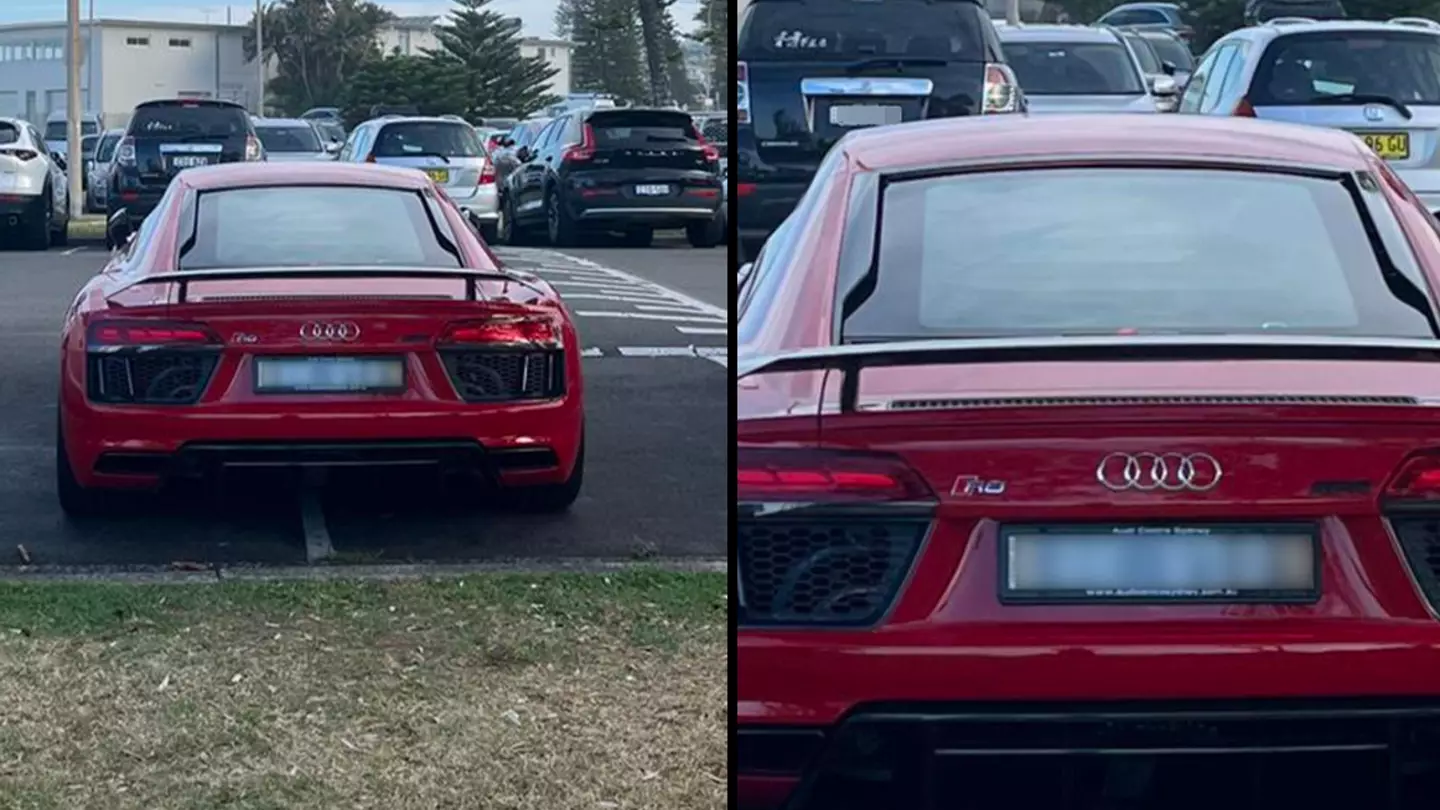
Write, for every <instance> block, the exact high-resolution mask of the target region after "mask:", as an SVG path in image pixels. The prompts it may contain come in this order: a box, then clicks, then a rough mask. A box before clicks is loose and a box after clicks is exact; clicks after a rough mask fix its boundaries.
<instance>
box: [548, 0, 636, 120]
mask: <svg viewBox="0 0 1440 810" xmlns="http://www.w3.org/2000/svg"><path fill="white" fill-rule="evenodd" d="M555 30H556V32H557V33H559V35H560V36H562V37H565V38H566V39H568V40H570V43H571V49H570V85H571V87H572V88H574V89H575V90H576V91H577V92H590V93H609V94H610V95H613V96H615V97H616V98H617V99H618V100H620V101H622V102H630V103H639V102H643V101H645V100H646V99H647V98H648V97H649V94H648V93H647V92H646V89H645V78H644V75H643V73H642V71H641V67H640V59H641V50H640V26H639V24H638V22H637V21H636V19H635V9H634V0H560V5H559V7H558V8H557V9H556V11H555Z"/></svg>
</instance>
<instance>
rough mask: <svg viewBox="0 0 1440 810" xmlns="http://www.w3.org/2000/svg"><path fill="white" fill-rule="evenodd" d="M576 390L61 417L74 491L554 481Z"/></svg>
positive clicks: (570, 446) (574, 421)
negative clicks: (406, 476)
mask: <svg viewBox="0 0 1440 810" xmlns="http://www.w3.org/2000/svg"><path fill="white" fill-rule="evenodd" d="M581 423H582V408H581V404H580V401H579V399H578V398H577V396H575V395H574V394H570V395H566V396H565V397H562V398H559V399H556V400H547V401H542V402H533V403H525V404H514V403H509V404H497V405H474V404H462V403H440V402H410V401H399V402H394V401H392V402H386V403H385V404H383V405H380V404H367V403H356V402H351V403H345V404H335V405H326V404H321V403H306V404H303V405H301V404H292V405H274V406H268V405H267V406H256V405H251V404H245V405H221V406H217V405H199V406H174V407H151V406H135V407H130V406H101V405H95V404H93V403H90V402H88V401H85V402H83V404H79V405H76V404H74V403H72V404H70V405H67V406H66V407H65V408H64V411H63V427H64V432H65V444H66V449H67V450H68V452H69V457H70V464H71V467H72V468H73V469H74V471H75V475H76V478H77V480H79V482H80V483H81V484H82V485H85V486H92V487H114V488H150V487H154V486H156V485H158V484H161V483H164V482H165V481H167V480H170V479H175V478H194V477H202V478H203V477H210V476H214V475H216V474H218V473H222V472H225V471H226V470H232V469H241V468H250V469H254V468H302V467H411V468H423V469H431V470H439V471H442V472H472V473H482V474H484V475H486V476H487V477H491V478H493V479H494V481H495V482H496V483H499V484H506V485H511V484H516V485H523V484H542V483H558V482H560V481H563V480H565V479H566V478H567V477H569V475H570V472H571V471H572V470H573V468H574V466H575V461H576V456H577V454H578V452H579V447H580V433H581Z"/></svg>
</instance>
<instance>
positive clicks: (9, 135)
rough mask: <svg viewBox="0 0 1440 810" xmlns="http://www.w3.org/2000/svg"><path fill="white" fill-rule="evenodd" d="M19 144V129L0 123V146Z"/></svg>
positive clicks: (6, 123)
mask: <svg viewBox="0 0 1440 810" xmlns="http://www.w3.org/2000/svg"><path fill="white" fill-rule="evenodd" d="M19 142H20V128H19V127H17V126H15V125H14V124H11V123H9V122H6V121H0V145H4V144H7V143H19Z"/></svg>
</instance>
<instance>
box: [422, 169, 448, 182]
mask: <svg viewBox="0 0 1440 810" xmlns="http://www.w3.org/2000/svg"><path fill="white" fill-rule="evenodd" d="M425 173H426V174H428V175H430V179H431V180H434V181H435V182H437V183H448V182H450V170H449V169H426V170H425Z"/></svg>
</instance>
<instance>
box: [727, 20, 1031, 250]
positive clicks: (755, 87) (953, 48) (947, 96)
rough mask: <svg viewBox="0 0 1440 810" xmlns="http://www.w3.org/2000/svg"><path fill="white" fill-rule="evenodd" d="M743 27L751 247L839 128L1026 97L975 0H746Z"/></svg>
mask: <svg viewBox="0 0 1440 810" xmlns="http://www.w3.org/2000/svg"><path fill="white" fill-rule="evenodd" d="M738 39H739V43H738V47H739V50H738V52H737V56H738V60H739V63H740V64H739V66H738V69H737V76H736V79H737V83H738V86H737V87H736V114H737V115H738V116H739V118H738V120H737V122H736V124H737V127H736V132H737V135H736V139H737V140H736V144H735V147H734V148H733V149H732V151H733V152H734V155H733V156H732V157H731V158H730V160H731V163H732V166H731V170H732V171H733V172H734V173H735V175H736V185H735V189H736V195H737V200H736V215H737V216H738V218H739V221H738V230H739V233H740V239H741V250H742V251H744V252H746V253H747V254H752V255H753V253H754V251H755V249H756V248H758V245H759V243H761V242H763V241H764V240H765V238H766V237H768V236H769V235H770V233H771V232H772V231H774V230H775V228H776V227H778V226H779V225H780V223H781V222H782V221H784V219H785V217H787V216H789V214H790V211H791V210H792V209H794V207H795V204H796V203H797V202H799V200H800V195H801V194H803V193H804V192H805V188H806V187H807V186H808V185H809V184H810V178H811V177H813V176H814V175H815V170H816V169H817V168H818V167H819V165H820V160H821V158H823V157H824V156H825V153H826V152H827V151H829V149H830V147H831V146H833V145H834V144H835V142H836V141H837V140H839V139H840V137H841V136H843V135H844V134H845V133H846V132H849V131H851V130H854V129H858V128H861V127H869V126H876V125H880V124H898V123H901V122H904V121H914V120H918V119H923V118H946V117H953V116H962V115H981V114H989V113H1009V112H1018V111H1020V110H1021V109H1022V106H1023V97H1022V96H1021V94H1020V92H1019V90H1018V85H1017V82H1016V81H1015V76H1014V74H1013V73H1011V71H1010V69H1009V68H1008V67H1006V66H1005V64H1004V62H1005V58H1004V56H1003V55H1002V53H1001V50H1000V41H999V38H998V37H997V36H996V34H995V27H994V24H993V23H991V21H990V17H989V15H988V14H987V13H986V11H985V5H984V3H983V2H981V0H751V3H750V5H749V7H748V8H747V9H746V10H745V12H744V14H743V16H742V17H741V19H740V33H739V35H738Z"/></svg>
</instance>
